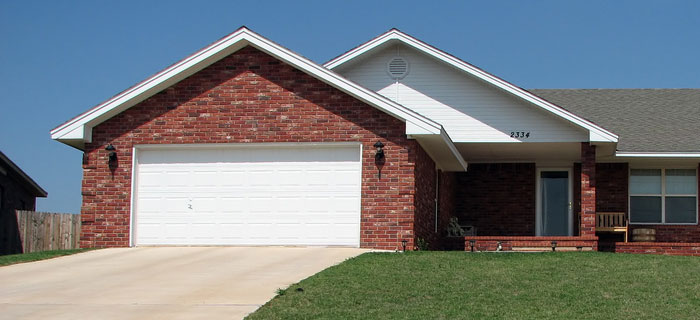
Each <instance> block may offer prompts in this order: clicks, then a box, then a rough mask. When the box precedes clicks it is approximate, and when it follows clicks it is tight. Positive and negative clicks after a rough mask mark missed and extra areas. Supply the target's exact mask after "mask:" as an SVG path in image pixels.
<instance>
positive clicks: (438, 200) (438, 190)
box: [435, 168, 440, 233]
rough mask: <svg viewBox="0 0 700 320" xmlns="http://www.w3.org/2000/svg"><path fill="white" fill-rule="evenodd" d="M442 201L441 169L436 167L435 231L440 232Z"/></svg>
mask: <svg viewBox="0 0 700 320" xmlns="http://www.w3.org/2000/svg"><path fill="white" fill-rule="evenodd" d="M439 203H440V170H439V169H438V168H435V233H438V211H439V209H440V208H439Z"/></svg>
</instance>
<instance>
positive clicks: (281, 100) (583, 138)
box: [51, 27, 700, 251]
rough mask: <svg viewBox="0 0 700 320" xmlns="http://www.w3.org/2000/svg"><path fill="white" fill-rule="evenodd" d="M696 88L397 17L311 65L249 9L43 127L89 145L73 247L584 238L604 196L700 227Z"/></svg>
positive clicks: (588, 240) (670, 228) (572, 244)
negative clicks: (430, 39) (578, 64)
mask: <svg viewBox="0 0 700 320" xmlns="http://www.w3.org/2000/svg"><path fill="white" fill-rule="evenodd" d="M698 98H700V90H694V89H687V90H530V91H528V90H524V89H521V88H519V87H517V86H515V85H513V84H511V83H508V82H507V81H505V80H503V79H500V78H498V77H496V76H494V75H492V74H489V73H487V72H485V71H483V70H481V69H479V68H476V67H474V66H473V65H470V64H468V63H466V62H464V61H462V60H460V59H458V58H456V57H454V56H451V55H449V54H447V53H445V52H443V51H441V50H439V49H437V48H434V47H432V46H430V45H428V44H426V43H424V42H422V41H420V40H418V39H415V38H413V37H411V36H409V35H407V34H405V33H403V32H401V31H399V30H396V29H392V30H390V31H388V32H386V33H384V34H382V35H380V36H378V37H377V38H374V39H372V40H370V41H368V42H366V43H364V44H362V45H360V46H358V47H356V48H354V49H352V50H350V51H348V52H346V53H345V54H343V55H341V56H339V57H337V58H335V59H333V60H331V61H329V62H328V63H326V64H324V65H323V66H321V65H318V64H316V63H314V62H311V61H309V60H307V59H305V58H304V57H302V56H300V55H298V54H296V53H294V52H291V51H290V50H288V49H286V48H284V47H282V46H280V45H278V44H276V43H274V42H272V41H270V40H268V39H266V38H264V37H262V36H260V35H258V34H256V33H254V32H252V31H250V30H249V29H247V28H245V27H242V28H240V29H238V30H237V31H235V32H234V33H232V34H230V35H228V36H226V37H224V38H222V39H220V40H219V41H217V42H215V43H213V44H211V45H210V46H208V47H206V48H204V49H202V50H200V51H198V52H197V53H195V54H193V55H192V56H190V57H188V58H186V59H184V60H182V61H180V62H178V63H176V64H174V65H172V66H170V67H168V68H167V69H165V70H163V71H161V72H160V73H158V74H156V75H154V76H153V77H151V78H149V79H146V80H145V81H143V82H141V83H139V84H137V85H135V86H134V87H132V88H130V89H128V90H126V91H124V92H122V93H120V94H118V95H117V96H115V97H113V98H111V99H110V100H107V101H106V102H104V103H102V104H100V105H98V106H96V107H94V108H92V109H90V110H88V111H87V112H85V113H83V114H81V115H79V116H77V117H76V118H74V119H72V120H70V121H68V122H67V123H65V124H63V125H61V126H59V127H57V128H56V129H54V130H52V131H51V135H52V138H53V139H55V140H58V141H60V142H62V143H65V144H67V145H70V146H73V147H75V148H78V149H80V150H83V151H84V157H83V170H84V175H83V187H82V195H83V205H82V226H83V229H82V239H81V245H82V246H84V247H111V246H139V245H339V246H354V247H357V246H359V247H365V248H377V249H390V250H394V249H397V248H401V247H402V246H403V245H404V244H405V245H406V246H407V247H408V248H413V247H414V246H416V245H417V244H418V242H419V240H420V242H421V243H428V244H430V245H431V246H433V247H437V246H439V245H440V244H441V243H442V242H443V240H444V239H443V238H444V236H445V234H446V229H447V227H448V223H449V221H450V219H451V218H452V217H456V218H457V219H458V220H459V223H460V224H465V225H469V226H471V227H472V230H476V232H475V233H476V234H475V235H471V236H468V237H465V238H464V239H463V240H464V241H463V243H465V244H466V243H469V241H470V240H471V241H474V242H476V243H477V246H479V248H480V250H495V248H496V247H497V246H500V247H501V248H504V249H506V250H511V249H518V248H533V247H536V248H548V247H549V246H551V245H553V244H554V243H553V242H554V241H556V245H558V246H560V247H566V248H577V249H579V250H596V248H597V245H598V240H599V236H600V235H598V234H597V233H596V212H601V211H617V212H624V213H625V215H627V216H629V218H630V220H631V227H632V228H636V227H639V228H642V227H643V228H645V229H655V231H656V240H657V242H655V243H653V245H654V246H660V245H661V244H663V243H679V242H680V243H693V242H700V228H699V227H698V214H697V212H698V200H697V189H698V178H697V176H698V174H697V169H698V164H699V163H700V140H698V139H696V138H695V135H694V134H693V133H694V131H696V128H697V127H698V124H699V123H698V119H700V111H699V110H700V99H698ZM472 243H473V242H472ZM626 245H627V244H621V246H620V247H619V248H620V249H619V250H620V251H624V250H628V251H635V250H646V249H645V248H642V247H625V246H626ZM636 245H640V244H636ZM646 245H647V246H651V245H652V244H649V243H646ZM695 245H697V244H695ZM629 246H633V245H632V244H630V245H629ZM688 246H691V247H689V248H695V247H692V244H689V245H688ZM667 247H668V250H676V249H677V247H678V245H677V244H676V247H673V248H676V249H673V248H672V246H671V245H668V246H667ZM697 247H700V245H697ZM625 248H629V249H625ZM647 249H648V247H647ZM686 249H687V248H685V249H679V250H686ZM696 249H700V248H696ZM654 250H656V249H654ZM659 250H667V249H659ZM687 250H691V249H687ZM692 250H695V249H692Z"/></svg>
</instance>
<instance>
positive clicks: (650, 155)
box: [615, 151, 700, 158]
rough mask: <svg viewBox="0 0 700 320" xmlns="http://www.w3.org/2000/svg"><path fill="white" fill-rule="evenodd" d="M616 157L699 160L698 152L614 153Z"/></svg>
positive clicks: (699, 154) (699, 153)
mask: <svg viewBox="0 0 700 320" xmlns="http://www.w3.org/2000/svg"><path fill="white" fill-rule="evenodd" d="M615 156H616V157H635V158H700V152H625V151H618V152H615Z"/></svg>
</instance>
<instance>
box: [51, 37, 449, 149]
mask: <svg viewBox="0 0 700 320" xmlns="http://www.w3.org/2000/svg"><path fill="white" fill-rule="evenodd" d="M248 45H250V46H253V47H255V48H257V49H259V50H261V51H263V52H265V53H267V54H269V55H271V56H273V57H275V58H277V59H279V60H281V61H283V62H285V63H287V64H289V65H291V66H292V67H295V68H297V69H299V70H301V71H303V72H305V73H307V74H309V75H310V76H312V77H315V78H317V79H319V80H321V81H323V82H325V83H327V84H329V85H331V86H333V87H335V88H337V89H339V90H341V91H343V92H345V93H347V94H349V95H351V96H353V97H355V98H357V99H359V100H361V101H363V102H365V103H367V104H369V105H371V106H374V107H376V108H377V109H379V110H381V111H383V112H385V113H387V114H390V115H392V116H393V117H395V118H397V119H400V120H402V121H404V122H406V134H408V135H410V134H437V135H439V134H440V132H441V129H442V126H441V125H440V124H438V123H436V122H434V121H432V120H430V119H428V118H426V117H424V116H422V115H420V114H418V113H416V112H414V111H412V110H410V109H408V108H406V107H404V106H402V105H400V104H398V103H396V102H393V101H392V100H390V99H387V98H385V97H383V96H381V95H380V94H378V93H376V92H373V91H371V90H368V89H365V88H363V87H362V86H360V85H358V84H356V83H354V82H352V81H350V80H347V79H345V78H343V77H342V76H340V75H338V74H336V73H334V72H332V71H330V70H328V69H326V68H324V67H322V66H320V65H318V64H316V63H314V62H312V61H311V60H308V59H306V58H304V57H302V56H300V55H298V54H296V53H294V52H292V51H290V50H288V49H286V48H284V47H282V46H280V45H278V44H276V43H274V42H272V41H270V40H268V39H266V38H264V37H262V36H260V35H258V34H257V33H254V32H252V31H250V30H249V29H247V28H245V27H242V28H240V29H238V30H236V31H235V32H233V33H231V34H230V35H228V36H226V37H224V38H222V39H221V40H219V41H217V42H215V43H213V44H211V45H209V46H208V47H206V48H204V49H202V50H200V51H198V52H196V53H195V54H193V55H191V56H189V57H187V58H185V59H184V60H182V61H180V62H177V63H175V64H174V65H172V66H170V67H168V68H166V69H165V70H163V71H161V72H159V73H157V74H156V75H154V76H152V77H150V78H148V79H146V80H144V81H143V82H141V83H139V84H137V85H135V86H133V87H131V88H129V89H127V90H125V91H124V92H122V93H120V94H118V95H116V96H114V97H113V98H111V99H109V100H107V101H105V102H103V103H101V104H99V105H97V106H96V107H94V108H92V109H90V110H88V111H86V112H84V113H82V114H80V115H79V116H77V117H75V118H73V119H72V120H70V121H68V122H66V123H64V124H62V125H60V126H58V127H57V128H55V129H53V130H51V138H52V139H54V140H58V141H60V142H63V143H66V144H68V145H71V146H73V147H76V148H79V149H82V147H83V145H84V143H85V142H91V140H92V137H91V133H92V128H93V127H95V126H96V125H98V124H100V123H102V122H104V121H106V120H107V119H109V118H111V117H113V116H115V115H117V114H119V113H121V112H123V111H124V110H126V109H128V108H130V107H132V106H134V105H136V104H137V103H139V102H141V101H143V100H145V99H147V98H149V97H151V96H153V95H154V94H156V93H158V92H160V91H161V90H163V89H165V88H168V87H169V86H171V85H173V84H175V83H177V82H179V81H181V80H183V79H185V78H187V77H189V76H191V75H193V74H194V73H196V72H198V71H200V70H202V69H204V68H206V67H207V66H209V65H211V64H213V63H215V62H216V61H219V60H220V59H222V58H224V57H226V56H227V55H230V54H231V53H234V52H236V51H238V50H240V49H242V48H244V47H246V46H248Z"/></svg>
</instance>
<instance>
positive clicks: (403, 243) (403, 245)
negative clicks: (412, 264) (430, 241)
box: [401, 239, 408, 252]
mask: <svg viewBox="0 0 700 320" xmlns="http://www.w3.org/2000/svg"><path fill="white" fill-rule="evenodd" d="M406 243H408V240H406V239H403V240H401V247H403V252H406Z"/></svg>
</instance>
